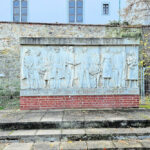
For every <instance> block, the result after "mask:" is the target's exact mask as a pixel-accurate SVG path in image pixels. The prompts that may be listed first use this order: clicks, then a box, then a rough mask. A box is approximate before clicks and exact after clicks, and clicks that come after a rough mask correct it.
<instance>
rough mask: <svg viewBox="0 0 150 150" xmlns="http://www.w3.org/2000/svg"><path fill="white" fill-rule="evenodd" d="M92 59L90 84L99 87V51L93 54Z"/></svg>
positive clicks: (92, 86)
mask: <svg viewBox="0 0 150 150" xmlns="http://www.w3.org/2000/svg"><path fill="white" fill-rule="evenodd" d="M89 61H90V69H89V72H90V86H91V88H97V87H98V86H99V84H100V76H101V71H100V70H101V69H100V57H99V53H97V54H95V55H92V56H91V59H90V60H89Z"/></svg>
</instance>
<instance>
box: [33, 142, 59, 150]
mask: <svg viewBox="0 0 150 150" xmlns="http://www.w3.org/2000/svg"><path fill="white" fill-rule="evenodd" d="M59 146H60V142H52V143H50V142H49V143H35V144H34V145H33V148H32V150H59Z"/></svg>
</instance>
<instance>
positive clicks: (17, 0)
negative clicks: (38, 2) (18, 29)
mask: <svg viewBox="0 0 150 150" xmlns="http://www.w3.org/2000/svg"><path fill="white" fill-rule="evenodd" d="M15 2H18V3H19V5H18V7H16V6H15ZM17 9H18V11H19V12H18V13H15V11H16V10H17ZM15 17H18V20H17V19H16V20H15ZM13 22H20V0H13Z"/></svg>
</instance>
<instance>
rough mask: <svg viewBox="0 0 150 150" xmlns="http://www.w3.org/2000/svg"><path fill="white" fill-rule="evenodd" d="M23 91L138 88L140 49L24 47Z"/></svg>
mask: <svg viewBox="0 0 150 150" xmlns="http://www.w3.org/2000/svg"><path fill="white" fill-rule="evenodd" d="M21 65H22V67H21V89H22V90H25V89H32V90H40V89H43V90H44V89H47V90H48V89H53V90H55V89H56V90H57V89H72V90H74V89H119V88H138V49H136V48H134V47H125V46H124V47H123V46H122V47H121V46H120V47H119V46H113V47H110V46H101V47H100V46H23V47H22V50H21Z"/></svg>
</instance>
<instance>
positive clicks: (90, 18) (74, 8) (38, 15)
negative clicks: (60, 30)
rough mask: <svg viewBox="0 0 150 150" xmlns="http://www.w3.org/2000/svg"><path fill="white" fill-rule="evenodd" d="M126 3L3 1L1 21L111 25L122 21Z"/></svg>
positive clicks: (111, 0)
mask: <svg viewBox="0 0 150 150" xmlns="http://www.w3.org/2000/svg"><path fill="white" fill-rule="evenodd" d="M124 6H125V1H122V0H61V1H60V0H55V1H54V0H44V1H43V0H38V1H37V0H2V7H1V9H0V21H12V22H41V23H77V24H107V23H109V22H110V21H114V20H115V21H119V20H120V19H121V17H120V13H119V12H120V10H122V9H123V8H124Z"/></svg>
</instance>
